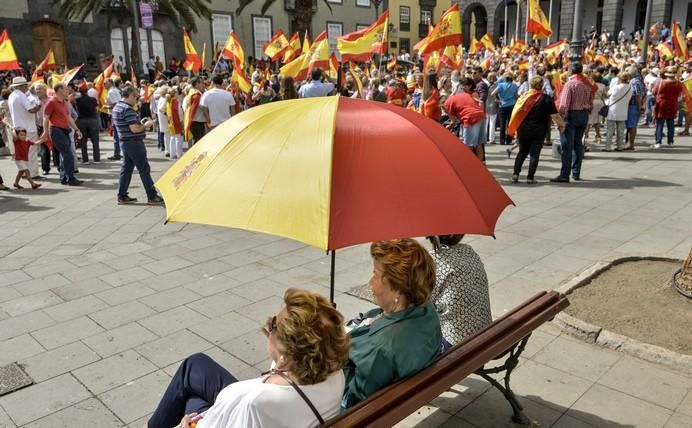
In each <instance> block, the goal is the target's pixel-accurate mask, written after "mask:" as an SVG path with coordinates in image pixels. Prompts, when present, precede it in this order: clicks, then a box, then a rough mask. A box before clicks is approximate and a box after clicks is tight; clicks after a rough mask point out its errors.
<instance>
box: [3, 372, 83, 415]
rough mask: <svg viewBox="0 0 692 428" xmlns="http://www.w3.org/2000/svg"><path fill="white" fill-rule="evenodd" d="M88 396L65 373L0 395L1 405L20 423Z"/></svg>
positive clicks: (65, 406)
mask: <svg viewBox="0 0 692 428" xmlns="http://www.w3.org/2000/svg"><path fill="white" fill-rule="evenodd" d="M89 397H90V394H89V392H88V391H87V390H86V389H85V388H84V387H83V386H82V385H81V384H80V383H79V382H78V381H77V380H76V379H75V378H74V377H72V376H71V375H69V374H64V375H62V376H58V377H56V378H53V379H50V380H47V381H45V382H42V383H39V384H36V385H32V386H30V387H28V388H24V389H20V390H19V391H16V392H13V393H12V394H9V395H6V396H4V397H0V406H2V407H3V408H4V409H5V411H6V412H7V414H8V415H10V417H11V418H12V420H13V421H14V422H15V423H16V424H17V425H20V426H21V425H24V424H27V423H29V422H32V421H35V420H36V419H39V418H42V417H44V416H46V415H49V414H51V413H54V412H56V411H58V410H62V409H64V408H67V407H69V406H71V405H73V404H75V403H78V402H80V401H84V400H86V399H87V398H89Z"/></svg>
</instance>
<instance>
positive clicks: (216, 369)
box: [144, 288, 349, 428]
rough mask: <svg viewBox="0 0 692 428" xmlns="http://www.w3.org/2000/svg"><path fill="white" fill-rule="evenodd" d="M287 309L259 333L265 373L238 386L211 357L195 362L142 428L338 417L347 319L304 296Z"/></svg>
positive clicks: (295, 296)
mask: <svg viewBox="0 0 692 428" xmlns="http://www.w3.org/2000/svg"><path fill="white" fill-rule="evenodd" d="M284 302H285V304H286V306H285V307H284V308H283V309H282V310H281V312H279V313H278V314H277V315H276V316H273V317H270V318H269V319H268V320H267V325H266V326H264V327H263V328H262V332H263V333H264V334H265V335H266V336H267V352H268V354H269V356H270V357H271V359H272V361H273V363H272V370H271V371H270V372H267V373H265V374H263V375H262V377H259V378H256V379H250V380H246V381H238V380H236V379H235V378H234V377H233V376H232V375H231V374H230V373H229V372H228V371H226V370H225V369H224V368H223V367H221V366H220V365H218V364H217V363H216V362H214V361H213V360H212V359H211V358H209V357H208V356H206V355H204V354H195V355H192V356H191V357H188V358H187V359H186V360H184V361H183V362H182V364H181V365H180V367H179V368H178V371H177V372H176V374H175V376H173V379H172V380H171V383H170V385H169V386H168V388H167V389H166V392H165V394H164V396H163V398H162V399H161V402H160V403H159V405H158V407H157V408H156V411H155V412H154V414H153V415H152V416H151V418H150V419H149V421H148V422H147V423H146V424H145V425H144V427H145V428H147V427H148V428H172V427H174V426H176V425H178V424H180V427H181V428H189V427H190V425H191V424H192V422H195V423H196V424H197V425H196V426H197V428H211V427H218V428H226V427H244V428H245V427H250V428H252V427H256V428H259V427H287V428H288V427H290V428H294V427H295V428H300V427H306V428H307V427H314V426H317V425H318V424H321V423H322V422H323V421H324V420H327V419H329V418H330V417H332V416H335V415H336V414H337V413H338V412H339V406H340V403H341V398H342V396H343V392H344V387H345V380H344V373H343V371H342V368H343V367H344V365H345V364H346V361H347V360H348V352H349V337H348V336H347V335H346V332H345V330H344V327H343V322H344V319H343V317H342V316H341V314H340V313H339V312H337V310H336V309H334V307H333V306H332V305H331V304H330V303H329V302H328V301H327V299H325V298H324V297H322V296H320V295H318V294H315V293H311V292H309V291H306V290H298V289H293V288H291V289H288V290H287V291H286V293H285V294H284ZM301 392H302V394H304V397H303V395H302V394H301ZM202 412H204V413H202ZM198 414H201V418H200V415H198ZM198 418H199V419H198Z"/></svg>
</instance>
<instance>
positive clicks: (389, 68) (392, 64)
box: [387, 56, 396, 71]
mask: <svg viewBox="0 0 692 428" xmlns="http://www.w3.org/2000/svg"><path fill="white" fill-rule="evenodd" d="M395 68H396V57H395V56H393V57H392V59H390V60H389V62H388V63H387V71H392V70H394V69H395Z"/></svg>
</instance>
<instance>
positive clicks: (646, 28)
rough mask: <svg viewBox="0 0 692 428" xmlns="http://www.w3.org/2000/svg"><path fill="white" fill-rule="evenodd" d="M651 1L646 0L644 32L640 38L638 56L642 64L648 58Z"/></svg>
mask: <svg viewBox="0 0 692 428" xmlns="http://www.w3.org/2000/svg"><path fill="white" fill-rule="evenodd" d="M652 3H653V1H651V0H647V2H646V15H645V16H644V30H643V31H644V34H643V38H642V53H641V57H640V58H639V63H640V64H642V65H644V64H646V63H647V62H648V58H649V26H650V25H651V8H652V5H651V4H652Z"/></svg>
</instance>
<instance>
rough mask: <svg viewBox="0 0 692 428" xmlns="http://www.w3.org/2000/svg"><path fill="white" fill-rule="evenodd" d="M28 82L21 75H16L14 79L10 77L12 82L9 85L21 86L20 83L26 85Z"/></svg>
mask: <svg viewBox="0 0 692 428" xmlns="http://www.w3.org/2000/svg"><path fill="white" fill-rule="evenodd" d="M28 84H29V82H27V81H26V78H25V77H23V76H17V77H15V78H14V79H12V84H11V85H10V87H15V86H22V85H28Z"/></svg>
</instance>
